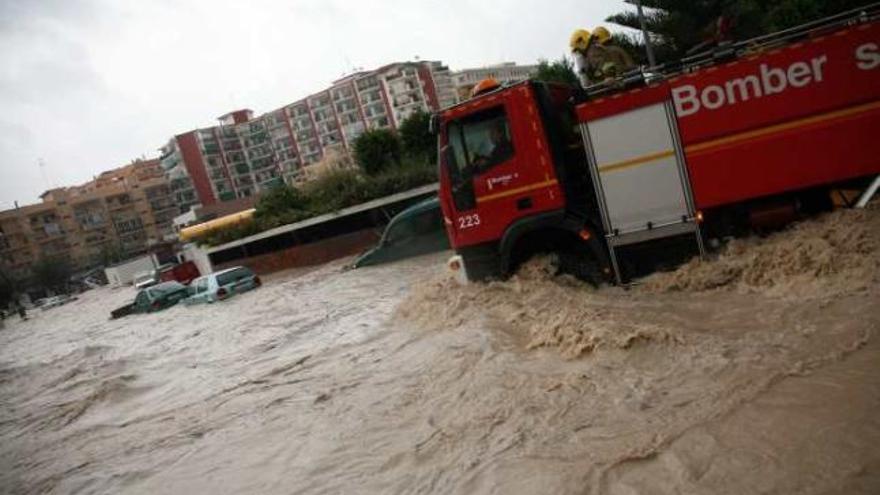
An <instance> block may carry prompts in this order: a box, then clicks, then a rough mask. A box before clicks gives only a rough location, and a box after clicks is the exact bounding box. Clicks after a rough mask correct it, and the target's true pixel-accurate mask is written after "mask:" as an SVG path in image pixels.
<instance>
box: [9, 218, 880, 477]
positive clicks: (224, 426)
mask: <svg viewBox="0 0 880 495" xmlns="http://www.w3.org/2000/svg"><path fill="white" fill-rule="evenodd" d="M878 213H880V212H877V211H871V212H867V213H853V212H843V213H838V214H835V215H832V216H829V217H825V218H823V219H821V220H819V221H815V222H810V223H807V224H803V225H801V226H799V227H797V228H796V229H794V230H792V231H789V232H786V233H783V234H779V235H777V236H773V237H771V238H769V239H763V240H752V241H743V242H739V243H737V244H735V245H734V246H733V247H732V248H731V249H730V250H728V252H726V253H724V254H722V255H721V256H720V258H719V259H718V260H717V261H714V262H711V263H700V262H693V263H691V264H688V265H686V266H685V267H683V268H681V269H680V270H678V271H677V272H674V273H672V274H660V275H656V276H654V277H650V278H649V279H648V280H646V281H645V283H644V284H643V285H642V286H640V287H638V288H635V289H633V290H629V291H626V290H623V289H617V288H607V289H602V290H593V289H590V288H587V287H584V286H582V285H580V284H578V283H576V282H574V281H571V280H568V279H565V278H553V277H550V276H549V274H548V270H547V261H546V260H539V261H538V262H535V263H532V264H531V265H530V266H529V267H527V269H526V270H525V271H524V272H522V273H521V274H520V275H519V276H517V277H515V278H514V279H512V280H510V281H508V282H504V283H493V284H488V285H474V286H467V287H460V286H458V285H457V284H455V283H454V282H453V281H452V280H451V279H450V278H449V277H448V276H447V275H446V274H445V273H444V269H443V266H442V265H443V261H444V260H445V257H446V256H448V254H443V255H436V256H428V257H423V258H419V259H415V260H409V261H404V262H401V263H397V264H394V265H387V266H382V267H376V268H369V269H363V270H355V271H347V272H343V271H341V270H340V268H341V264H335V265H328V266H326V267H324V268H322V269H320V270H317V271H314V272H310V273H307V274H303V275H300V276H298V277H293V276H287V277H282V278H278V279H275V280H272V281H270V282H269V283H267V284H266V286H265V287H263V288H262V289H260V290H257V291H254V292H251V293H249V294H245V295H242V296H241V297H237V298H235V299H232V300H230V301H228V302H225V303H222V304H216V305H211V306H201V307H175V308H172V309H170V310H168V311H164V312H161V313H157V314H153V315H142V316H134V317H130V318H124V319H122V320H117V321H107V320H106V316H107V315H108V314H109V310H110V309H112V308H114V307H116V306H118V305H120V304H121V303H122V302H124V301H126V300H127V299H129V298H130V297H131V296H132V291H131V289H124V290H116V291H112V290H101V291H92V292H91V293H88V294H86V295H84V296H83V297H82V298H81V299H80V300H79V301H77V302H75V303H72V304H69V305H67V306H64V307H61V308H58V309H54V310H51V311H47V312H45V313H40V314H36V315H35V318H34V319H33V320H31V321H27V322H15V323H12V324H11V325H9V324H7V328H6V330H3V331H0V399H2V405H0V491H2V492H4V493H43V492H49V493H120V492H124V493H181V492H183V493H187V492H188V493H504V494H508V493H573V494H580V493H612V494H650V493H731V494H734V493H736V494H739V493H877V492H878V491H880V449H878V448H877V445H880V415H878V414H877V410H878V406H880V373H878V372H880V343H878V340H877V336H876V333H877V330H878V329H880V308H878V302H880V276H878V273H880V269H878V264H880V248H878V246H880V242H878V235H880V215H878ZM713 267H714V268H713ZM719 272H722V273H723V274H724V275H723V276H718V275H717V274H718V273H719Z"/></svg>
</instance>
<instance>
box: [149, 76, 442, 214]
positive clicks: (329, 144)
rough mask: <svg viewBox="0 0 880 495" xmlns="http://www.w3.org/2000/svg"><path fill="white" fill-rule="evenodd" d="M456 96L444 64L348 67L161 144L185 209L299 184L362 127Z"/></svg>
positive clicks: (394, 123)
mask: <svg viewBox="0 0 880 495" xmlns="http://www.w3.org/2000/svg"><path fill="white" fill-rule="evenodd" d="M455 102H456V95H455V88H454V86H453V82H452V77H451V74H450V71H449V69H448V68H447V67H446V66H444V65H443V64H442V63H440V62H437V61H420V62H401V63H393V64H389V65H386V66H383V67H380V68H378V69H376V70H372V71H361V72H357V73H355V74H351V75H349V76H346V77H344V78H342V79H339V80H337V81H335V82H334V83H333V85H332V86H330V87H329V88H327V89H325V90H323V91H320V92H318V93H315V94H312V95H310V96H307V97H305V98H303V99H301V100H298V101H295V102H293V103H291V104H288V105H286V106H284V107H281V108H278V109H275V110H272V111H270V112H267V113H265V114H263V115H260V116H258V117H254V116H253V112H251V111H250V110H238V111H235V112H231V113H229V114H226V115H224V116H222V117H220V124H219V125H217V126H214V127H209V128H205V129H198V130H195V131H190V132H187V133H184V134H180V135H177V136H175V137H174V138H172V139H171V140H170V141H169V142H168V143H167V144H166V145H165V146H164V147H163V148H162V156H161V162H162V168H163V169H164V170H165V173H166V175H167V177H168V180H169V182H170V184H171V189H172V192H173V195H174V197H175V200H176V201H177V203H178V205H179V206H180V208H181V211H182V212H184V211H186V210H188V209H189V208H190V207H193V206H198V205H201V206H209V205H212V204H214V203H218V202H225V201H231V200H234V199H237V198H246V197H250V196H253V195H255V194H258V193H260V192H262V191H264V190H266V189H268V188H270V187H273V186H274V185H277V184H278V183H280V182H286V183H290V184H293V183H296V182H298V181H299V180H300V176H301V175H302V173H303V172H302V171H303V169H304V167H307V166H308V165H311V164H314V163H317V162H319V161H321V160H322V159H323V158H324V156H325V155H327V154H328V153H331V152H334V151H335V152H343V153H344V152H347V151H349V150H350V149H351V146H352V145H353V143H354V140H355V139H357V137H358V136H360V135H361V134H362V133H363V132H364V131H366V130H367V129H396V128H397V127H398V126H399V125H400V123H401V122H403V121H404V120H405V119H406V118H407V117H409V116H410V115H412V114H413V113H414V112H416V111H419V110H423V111H432V110H438V109H440V108H443V107H445V106H449V105H452V104H454V103H455Z"/></svg>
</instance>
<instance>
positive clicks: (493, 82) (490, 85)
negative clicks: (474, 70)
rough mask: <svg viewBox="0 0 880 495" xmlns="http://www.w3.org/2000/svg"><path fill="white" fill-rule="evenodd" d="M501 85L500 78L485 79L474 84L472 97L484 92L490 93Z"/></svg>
mask: <svg viewBox="0 0 880 495" xmlns="http://www.w3.org/2000/svg"><path fill="white" fill-rule="evenodd" d="M500 87H501V83H499V82H498V80H497V79H495V78H494V77H489V78H486V79H483V80H482V81H480V82H478V83H477V84H476V85H475V86H474V89H472V90H471V98H473V97H475V96H479V95H481V94H483V93H488V92H489V91H493V90H495V89H498V88H500Z"/></svg>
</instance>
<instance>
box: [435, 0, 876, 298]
mask: <svg viewBox="0 0 880 495" xmlns="http://www.w3.org/2000/svg"><path fill="white" fill-rule="evenodd" d="M851 14H854V15H843V16H838V17H836V18H833V19H829V20H826V21H825V22H820V23H814V24H813V25H810V26H805V27H803V28H799V29H793V30H789V31H786V32H782V33H777V34H775V35H771V36H767V37H763V38H760V39H757V40H750V41H748V42H743V43H738V44H734V45H729V46H727V47H724V48H723V49H719V50H715V51H713V52H711V53H707V54H703V55H700V56H697V57H693V58H691V59H689V60H684V61H682V62H679V63H677V64H676V65H675V66H667V67H664V68H661V69H660V70H655V71H652V72H653V73H651V74H647V73H642V72H640V73H638V74H637V75H636V77H628V78H625V79H621V80H618V81H613V82H610V83H607V84H603V85H598V86H595V87H592V88H587V90H586V92H585V94H584V93H581V94H580V95H578V94H575V92H574V91H573V90H572V89H571V88H568V87H563V86H557V85H552V84H546V83H541V82H535V81H527V82H522V83H518V84H514V85H510V86H505V87H500V88H497V89H495V90H492V91H490V92H487V93H485V94H481V95H479V96H477V97H475V98H472V99H471V100H468V101H466V102H464V103H461V104H459V105H456V106H453V107H450V108H447V109H445V110H443V111H441V112H439V113H438V114H437V115H436V116H435V119H434V122H433V123H432V125H433V126H434V127H435V129H436V131H437V132H438V136H439V137H438V141H439V147H440V153H439V155H440V158H439V161H440V201H441V205H442V208H443V212H444V217H445V218H444V220H445V223H446V229H447V233H448V235H449V239H450V241H451V244H452V246H453V247H454V248H455V250H456V252H457V253H458V255H460V256H461V259H462V261H463V264H464V269H465V272H466V274H467V276H468V278H469V279H471V280H481V279H485V278H492V277H502V276H504V275H505V274H507V273H510V272H511V270H513V269H514V268H515V267H516V265H517V264H518V263H520V262H522V261H523V260H525V259H527V258H528V257H529V256H531V255H533V254H534V253H536V252H539V251H555V252H558V253H559V255H560V260H561V264H562V266H563V268H566V267H568V268H569V269H571V270H572V271H574V272H575V273H576V274H578V275H582V276H584V277H586V278H590V279H596V278H599V277H601V276H603V275H604V276H609V277H610V275H611V274H614V275H616V278H617V281H618V282H620V281H621V279H622V277H623V276H622V274H621V269H620V265H619V263H618V261H619V259H620V258H621V256H620V252H621V250H623V251H626V249H628V248H632V247H634V246H639V247H644V246H651V245H657V243H659V242H662V240H664V239H670V238H678V239H682V238H684V239H687V238H688V237H687V236H692V237H690V238H691V239H693V241H694V246H695V247H696V248H697V249H699V252H701V253H702V252H703V241H704V239H713V240H714V239H723V238H725V237H727V236H730V235H737V234H739V233H741V232H742V231H743V230H748V229H753V228H755V227H761V226H774V225H779V224H780V223H781V222H784V221H788V220H790V219H793V218H795V217H796V215H798V214H803V213H812V212H816V211H821V210H824V209H827V208H830V206H831V198H830V194H831V191H832V190H836V189H838V188H841V187H846V188H850V189H852V188H864V187H865V186H866V185H867V184H868V183H870V181H871V180H872V179H873V178H874V177H875V176H877V175H878V174H880V152H878V151H877V141H878V139H880V15H878V14H880V12H878V9H876V8H875V9H868V10H867V11H862V12H859V13H851ZM874 188H876V182H875V184H874Z"/></svg>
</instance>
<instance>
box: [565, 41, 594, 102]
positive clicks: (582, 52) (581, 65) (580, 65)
mask: <svg viewBox="0 0 880 495" xmlns="http://www.w3.org/2000/svg"><path fill="white" fill-rule="evenodd" d="M592 41H593V39H592V37H591V35H590V32H589V31H587V30H586V29H577V30H575V32H573V33H571V39H570V40H569V42H568V45H569V47H571V56H572V57H573V58H574V68H575V72H576V73H577V77H578V80H579V81H580V83H581V86H583V87H585V88H586V87H587V86H589V85H590V84H591V83H592V81H591V79H590V72H591V71H590V65H589V63H588V62H587V52H588V51H589V49H590V43H591V42H592Z"/></svg>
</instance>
